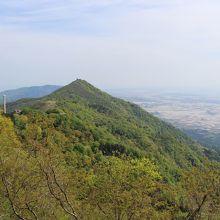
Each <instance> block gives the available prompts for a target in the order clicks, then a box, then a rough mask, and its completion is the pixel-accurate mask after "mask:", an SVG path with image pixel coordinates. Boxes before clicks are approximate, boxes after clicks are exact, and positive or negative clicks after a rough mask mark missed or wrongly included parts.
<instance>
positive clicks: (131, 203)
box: [0, 80, 220, 220]
mask: <svg viewBox="0 0 220 220" xmlns="http://www.w3.org/2000/svg"><path fill="white" fill-rule="evenodd" d="M15 108H21V109H22V113H21V114H14V113H11V114H10V115H8V116H3V115H0V163H1V166H0V213H1V214H0V219H4V220H8V219H25V220H26V219H82V220H83V219H85V220H87V219H88V220H93V219H94V220H98V219H100V220H104V219H115V220H133V219H134V220H136V219H138V220H139V219H152V220H154V219H155V220H157V219H159V220H160V219H161V220H166V219H167V220H168V219H169V220H170V219H180V220H181V219H191V220H192V219H219V218H218V216H220V210H219V202H220V198H219V195H220V194H219V189H220V188H219V186H220V184H219V181H220V178H219V176H220V175H219V174H220V173H219V169H218V168H219V164H218V162H215V161H217V160H218V159H219V157H218V155H215V156H213V155H212V159H213V160H215V161H211V160H209V159H208V157H207V156H210V155H209V154H208V153H207V151H205V150H206V149H205V148H203V147H202V146H200V145H198V144H197V143H195V142H194V141H192V140H191V139H189V138H188V137H187V136H185V135H184V134H182V133H181V132H180V131H179V130H177V129H175V128H173V127H172V126H171V125H169V124H166V123H164V122H162V121H160V120H159V119H157V118H155V117H153V116H152V115H150V114H148V113H147V112H145V111H144V110H142V109H141V108H139V107H137V106H136V105H134V104H131V103H128V102H125V101H123V100H120V99H116V98H113V97H111V96H109V95H108V94H106V93H104V92H102V91H100V90H98V89H96V88H94V87H93V86H92V85H90V84H88V83H87V82H85V81H82V80H77V81H75V82H73V83H72V84H70V85H68V86H66V87H64V88H61V89H60V90H58V91H56V92H54V93H53V94H51V95H49V96H46V97H44V98H41V99H32V100H21V101H18V102H16V103H12V104H11V105H10V109H11V112H13V109H15ZM212 154H215V153H214V152H212ZM209 158H211V157H209Z"/></svg>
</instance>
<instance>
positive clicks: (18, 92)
mask: <svg viewBox="0 0 220 220" xmlns="http://www.w3.org/2000/svg"><path fill="white" fill-rule="evenodd" d="M59 88H60V86H55V85H45V86H32V87H24V88H19V89H13V90H6V91H2V92H0V97H2V96H3V95H6V96H7V101H8V102H13V101H16V100H18V99H22V98H39V97H43V96H46V95H48V94H50V93H52V92H54V91H55V90H57V89H59ZM2 101H3V100H2V98H1V99H0V103H2Z"/></svg>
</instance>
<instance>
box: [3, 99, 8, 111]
mask: <svg viewBox="0 0 220 220" xmlns="http://www.w3.org/2000/svg"><path fill="white" fill-rule="evenodd" d="M3 108H4V114H6V113H7V104H6V95H3Z"/></svg>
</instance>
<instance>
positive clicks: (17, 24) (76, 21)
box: [0, 0, 220, 90]
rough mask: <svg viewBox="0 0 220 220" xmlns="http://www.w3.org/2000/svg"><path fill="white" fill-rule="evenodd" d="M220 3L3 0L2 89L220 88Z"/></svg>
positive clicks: (0, 35)
mask: <svg viewBox="0 0 220 220" xmlns="http://www.w3.org/2000/svg"><path fill="white" fill-rule="evenodd" d="M219 11H220V1H219V0H62V1H61V0H0V90H4V89H11V88H18V87H23V86H31V85H43V84H56V85H65V84H68V83H70V82H72V81H74V80H75V79H76V78H81V79H85V80H87V81H89V82H90V83H92V84H94V85H96V86H98V87H100V88H106V89H114V88H117V89H119V88H148V87H158V88H160V87H161V88H162V87H163V88H177V89H179V88H181V89H186V90H187V89H192V88H196V89H201V90H209V89H210V90H211V89H218V88H220V40H219V39H220V28H219V27H220V13H219Z"/></svg>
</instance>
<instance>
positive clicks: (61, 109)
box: [8, 80, 219, 179]
mask: <svg viewBox="0 0 220 220" xmlns="http://www.w3.org/2000/svg"><path fill="white" fill-rule="evenodd" d="M30 108H31V109H35V110H37V111H39V112H42V113H43V115H42V117H45V121H46V120H47V119H46V118H47V117H49V115H50V114H55V115H57V117H58V119H57V120H58V121H57V124H56V126H61V127H65V130H64V133H65V132H66V135H67V134H68V133H71V132H73V131H74V130H79V131H80V132H82V133H86V135H89V136H90V142H91V143H90V142H88V143H87V144H88V145H90V146H93V145H95V146H96V147H97V148H98V149H99V150H101V151H102V152H103V154H104V155H112V154H115V153H116V154H117V153H125V154H128V155H131V156H132V157H139V156H141V155H142V156H143V155H146V156H147V157H150V158H152V160H153V161H154V162H155V163H156V164H157V165H158V166H159V167H160V171H161V173H162V174H163V176H165V177H166V178H167V179H172V178H173V177H177V176H178V173H179V172H180V170H182V169H188V168H190V167H192V166H195V165H199V164H202V163H203V160H204V158H205V157H206V156H209V153H210V152H209V150H207V149H206V148H204V147H202V146H201V145H199V144H198V143H196V142H194V141H193V140H192V139H190V138H189V137H188V136H187V135H185V134H184V133H183V132H181V131H180V130H178V129H176V128H174V127H173V126H172V125H170V124H168V123H165V122H163V121H161V120H160V119H158V118H156V117H154V116H153V115H151V114H149V113H148V112H146V111H145V110H143V109H142V108H141V107H139V106H138V105H135V104H132V103H130V102H127V101H124V100H121V99H118V98H114V97H112V96H110V95H108V94H107V93H105V92H102V91H101V90H99V89H97V88H95V87H94V86H92V85H91V84H89V83H88V82H86V81H84V80H76V81H74V82H73V83H71V84H69V85H67V86H65V87H62V88H60V89H58V90H56V91H55V92H53V93H52V94H50V95H47V96H45V97H43V98H38V99H21V100H18V101H17V102H14V103H11V104H9V105H8V109H9V111H10V112H13V110H15V109H24V112H23V114H28V112H29V110H28V109H30ZM45 112H46V113H47V114H48V116H46V115H45ZM67 138H70V137H68V136H67ZM211 154H212V155H211V157H212V159H219V156H218V155H217V154H215V152H213V151H212V152H211Z"/></svg>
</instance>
